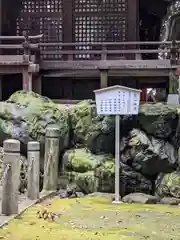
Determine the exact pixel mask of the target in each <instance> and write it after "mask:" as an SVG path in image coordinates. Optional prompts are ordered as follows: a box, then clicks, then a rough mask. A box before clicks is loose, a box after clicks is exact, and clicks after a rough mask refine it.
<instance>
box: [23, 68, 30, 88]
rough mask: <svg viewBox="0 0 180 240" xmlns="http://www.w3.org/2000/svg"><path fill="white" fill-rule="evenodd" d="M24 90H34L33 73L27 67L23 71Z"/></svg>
mask: <svg viewBox="0 0 180 240" xmlns="http://www.w3.org/2000/svg"><path fill="white" fill-rule="evenodd" d="M22 78H23V79H22V81H23V90H27V91H32V73H30V72H28V68H25V69H24V70H23V72H22Z"/></svg>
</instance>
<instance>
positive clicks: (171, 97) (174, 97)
mask: <svg viewBox="0 0 180 240" xmlns="http://www.w3.org/2000/svg"><path fill="white" fill-rule="evenodd" d="M167 103H168V104H179V95H178V94H168V98H167Z"/></svg>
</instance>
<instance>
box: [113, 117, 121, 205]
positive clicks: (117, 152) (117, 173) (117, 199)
mask: <svg viewBox="0 0 180 240" xmlns="http://www.w3.org/2000/svg"><path fill="white" fill-rule="evenodd" d="M120 123H121V117H120V115H116V126H115V201H114V202H113V203H120V200H121V199H120V184H119V182H120Z"/></svg>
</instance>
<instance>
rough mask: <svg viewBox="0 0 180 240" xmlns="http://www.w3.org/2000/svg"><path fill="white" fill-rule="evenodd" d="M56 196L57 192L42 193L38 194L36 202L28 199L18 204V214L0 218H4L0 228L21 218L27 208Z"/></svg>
mask: <svg viewBox="0 0 180 240" xmlns="http://www.w3.org/2000/svg"><path fill="white" fill-rule="evenodd" d="M56 194H57V191H43V192H41V193H40V197H39V198H38V199H37V200H29V199H26V200H24V201H23V202H21V203H20V204H19V213H18V214H16V215H11V216H3V215H1V216H0V217H3V218H4V221H3V222H2V223H1V224H0V228H3V227H4V226H5V225H7V224H8V222H9V221H11V220H13V219H16V218H18V217H19V216H21V215H22V214H23V213H24V212H25V211H26V210H27V209H28V208H30V207H32V206H34V205H35V204H38V203H41V202H42V201H44V200H45V199H46V198H49V197H54V196H55V195H56Z"/></svg>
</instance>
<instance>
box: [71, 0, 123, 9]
mask: <svg viewBox="0 0 180 240" xmlns="http://www.w3.org/2000/svg"><path fill="white" fill-rule="evenodd" d="M74 1H75V12H99V11H101V12H102V11H104V12H126V11H127V0H74Z"/></svg>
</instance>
